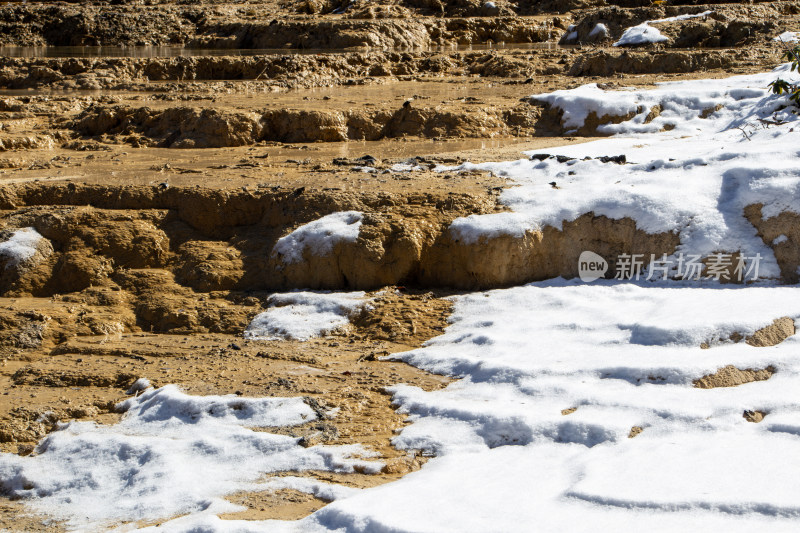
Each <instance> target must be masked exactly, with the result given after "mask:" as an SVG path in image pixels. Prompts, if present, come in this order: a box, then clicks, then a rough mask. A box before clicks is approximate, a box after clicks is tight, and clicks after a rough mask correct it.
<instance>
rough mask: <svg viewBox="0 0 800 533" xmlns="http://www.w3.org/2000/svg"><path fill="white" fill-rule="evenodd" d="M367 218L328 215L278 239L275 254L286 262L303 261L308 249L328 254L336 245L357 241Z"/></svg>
mask: <svg viewBox="0 0 800 533" xmlns="http://www.w3.org/2000/svg"><path fill="white" fill-rule="evenodd" d="M363 218H364V215H363V213H360V212H358V211H341V212H339V213H332V214H330V215H326V216H324V217H322V218H320V219H318V220H315V221H313V222H309V223H308V224H304V225H302V226H300V227H299V228H297V229H296V230H294V231H293V232H291V233H290V234H289V235H287V236H285V237H282V238H280V239H278V242H276V243H275V247H274V248H273V249H272V253H273V254H278V255H280V256H281V257H282V259H283V261H284V262H286V263H298V262H300V261H302V260H303V253H304V251H305V250H306V249H309V250H310V252H311V253H312V254H313V255H328V254H330V253H331V252H332V251H333V247H334V246H335V245H336V244H338V243H340V242H354V241H355V240H356V239H358V232H359V230H360V229H361V220H362V219H363Z"/></svg>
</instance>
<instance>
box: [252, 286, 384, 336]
mask: <svg viewBox="0 0 800 533" xmlns="http://www.w3.org/2000/svg"><path fill="white" fill-rule="evenodd" d="M371 301H372V299H370V298H366V293H364V292H361V291H355V292H287V293H278V294H273V295H272V296H270V297H269V301H268V303H269V308H268V309H267V310H266V311H264V312H263V313H259V314H258V315H256V317H255V318H253V321H252V322H250V325H249V326H247V329H246V330H245V332H244V336H245V338H247V339H254V340H277V339H293V340H301V341H304V340H308V339H310V338H312V337H321V336H324V335H326V334H329V333H332V332H335V331H341V330H343V329H344V328H346V327H347V326H348V325H349V324H350V316H352V315H353V314H354V313H356V312H357V311H359V310H361V309H363V308H365V307H369V306H370V302H371Z"/></svg>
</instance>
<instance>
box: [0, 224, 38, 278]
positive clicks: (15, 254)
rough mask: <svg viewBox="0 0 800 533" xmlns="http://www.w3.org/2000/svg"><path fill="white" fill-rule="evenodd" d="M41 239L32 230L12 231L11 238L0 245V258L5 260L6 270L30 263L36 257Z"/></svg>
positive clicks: (36, 232)
mask: <svg viewBox="0 0 800 533" xmlns="http://www.w3.org/2000/svg"><path fill="white" fill-rule="evenodd" d="M42 239H44V237H42V236H41V235H40V234H39V232H38V231H36V230H35V229H33V228H22V229H18V230H16V231H14V232H13V233H12V234H11V237H9V238H8V239H7V240H6V241H3V242H2V243H0V257H5V258H6V268H13V267H16V266H19V265H21V264H22V263H25V262H27V261H30V260H31V259H32V258H33V256H34V255H36V251H37V249H38V248H37V247H38V246H39V243H40V242H41V240H42Z"/></svg>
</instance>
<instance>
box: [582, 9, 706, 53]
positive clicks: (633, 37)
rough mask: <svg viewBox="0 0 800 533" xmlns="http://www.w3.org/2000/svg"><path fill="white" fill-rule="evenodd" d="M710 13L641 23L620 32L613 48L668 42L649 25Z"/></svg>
mask: <svg viewBox="0 0 800 533" xmlns="http://www.w3.org/2000/svg"><path fill="white" fill-rule="evenodd" d="M711 13H713V11H704V12H703V13H697V14H694V15H678V16H675V17H668V18H663V19H656V20H648V21H645V22H642V23H641V24H639V25H638V26H632V27H630V28H627V29H626V30H625V31H624V32H622V36H620V38H619V41H617V42H615V43H614V46H636V45H640V44H651V43H661V42H664V41H668V40H669V38H667V37H666V36H664V35H663V34H662V33H661V32H660V31H658V29H657V28H654V27H652V26H651V24H658V23H661V22H678V21H681V20H689V19H693V18H699V17H706V16H708V15H710V14H711ZM592 31H594V30H592ZM590 36H591V34H590Z"/></svg>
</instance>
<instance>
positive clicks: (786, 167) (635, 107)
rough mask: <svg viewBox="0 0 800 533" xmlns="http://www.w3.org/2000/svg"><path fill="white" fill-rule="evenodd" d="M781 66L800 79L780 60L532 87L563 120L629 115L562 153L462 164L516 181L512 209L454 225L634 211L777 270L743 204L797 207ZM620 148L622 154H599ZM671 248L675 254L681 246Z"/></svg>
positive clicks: (651, 223)
mask: <svg viewBox="0 0 800 533" xmlns="http://www.w3.org/2000/svg"><path fill="white" fill-rule="evenodd" d="M779 76H782V77H783V78H785V79H788V80H792V79H793V80H797V79H799V78H798V75H797V73H792V72H789V69H788V67H787V66H784V67H781V68H780V69H778V70H776V71H775V72H771V73H766V74H760V75H753V76H738V77H733V78H728V79H723V80H697V81H685V82H671V83H662V84H659V85H658V87H657V88H656V89H650V90H629V91H614V92H608V91H604V90H602V89H600V88H599V87H597V86H596V85H586V86H583V87H579V88H577V89H573V90H564V91H556V92H553V93H548V94H542V95H535V96H534V97H533V98H535V99H536V100H539V101H541V102H545V103H548V104H550V105H551V106H554V107H557V108H560V109H562V110H563V111H564V114H563V120H564V126H565V127H566V128H574V129H577V128H580V127H581V126H583V125H584V121H585V120H586V119H587V118H588V117H589V115H590V113H595V114H596V115H597V116H598V117H603V116H606V115H608V116H616V117H622V116H626V115H628V114H631V115H633V116H632V118H630V119H629V120H625V121H622V122H620V123H618V124H607V125H603V126H600V127H599V128H598V130H599V131H600V132H601V133H605V134H614V136H613V137H610V138H608V139H603V140H599V141H595V142H592V143H587V144H579V145H573V146H566V147H562V148H553V149H549V150H548V151H549V152H550V154H553V155H559V156H563V157H562V158H561V161H563V162H559V160H558V159H557V158H555V157H550V158H545V159H542V160H540V159H538V158H530V159H520V160H518V161H509V162H502V163H482V164H477V165H474V164H465V165H462V166H460V167H456V168H457V169H460V170H470V169H482V170H491V171H493V172H496V173H497V174H500V175H502V176H505V177H508V178H509V179H510V180H511V182H512V183H513V184H514V185H516V186H514V187H510V188H508V189H506V190H505V191H504V192H503V194H502V196H501V201H502V202H503V203H505V204H506V205H508V206H509V207H510V208H511V210H512V212H511V213H499V214H492V215H480V216H478V215H472V216H470V217H466V218H462V219H457V220H456V221H455V222H454V223H453V225H452V227H451V231H452V232H453V235H454V236H455V237H457V238H460V239H464V240H467V241H473V242H474V241H477V240H479V239H480V238H481V237H489V238H491V237H493V236H496V235H498V234H501V233H507V234H511V235H516V236H521V235H522V234H523V233H524V232H525V231H529V230H536V229H539V228H541V227H542V226H545V225H550V226H554V227H556V228H561V225H562V222H563V221H564V220H568V221H571V220H574V219H576V218H577V217H579V216H580V215H582V214H584V213H589V212H593V213H594V214H595V215H597V216H600V215H605V216H607V217H609V218H622V217H629V218H632V219H633V220H635V221H636V224H637V227H638V228H640V229H643V230H645V231H647V232H649V233H660V232H667V231H673V232H677V233H679V234H680V239H681V244H680V246H679V247H678V249H677V250H676V254H681V253H682V254H684V255H687V256H688V255H690V254H695V255H699V256H701V257H707V256H709V255H711V254H712V253H717V252H729V253H733V252H737V251H738V252H741V253H742V254H743V255H745V256H747V257H755V256H756V255H757V254H760V258H761V259H760V262H759V277H761V278H770V277H777V276H778V275H779V270H778V267H777V264H776V262H775V256H774V254H773V253H772V249H771V248H770V247H768V246H767V245H765V244H764V243H763V242H762V240H761V239H760V238H759V237H758V236H757V234H756V229H755V228H754V227H753V226H752V225H751V224H750V223H749V222H748V221H747V220H746V219H745V218H744V217H743V214H742V211H743V208H744V207H745V206H746V205H750V204H763V205H764V209H763V214H764V216H765V217H772V216H775V215H777V214H778V213H781V212H783V211H793V212H800V153H799V152H798V151H797V146H798V139H799V138H800V130H798V129H797V128H798V125H800V122H798V119H797V116H796V115H795V114H793V113H792V112H791V109H787V108H785V106H786V105H787V103H788V100H787V99H786V98H783V97H776V96H774V95H772V94H770V92H769V90H768V89H767V85H768V84H769V83H770V82H771V81H773V80H774V79H775V78H776V77H779ZM654 108H656V109H659V110H660V113H659V114H658V115H657V116H654V115H655V113H653V110H654ZM665 130H667V131H665ZM796 130H797V131H796ZM531 155H534V154H531ZM618 155H624V156H625V157H626V164H617V163H615V162H614V161H606V162H604V161H603V160H602V159H600V158H602V157H603V156H618ZM565 159H568V160H565ZM448 170H453V168H448ZM553 183H555V184H556V186H557V188H556V187H553V186H552V184H553ZM606 259H609V258H606ZM667 259H668V261H670V262H671V263H672V264H673V265H674V266H675V265H677V257H675V256H672V257H668V258H667Z"/></svg>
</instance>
